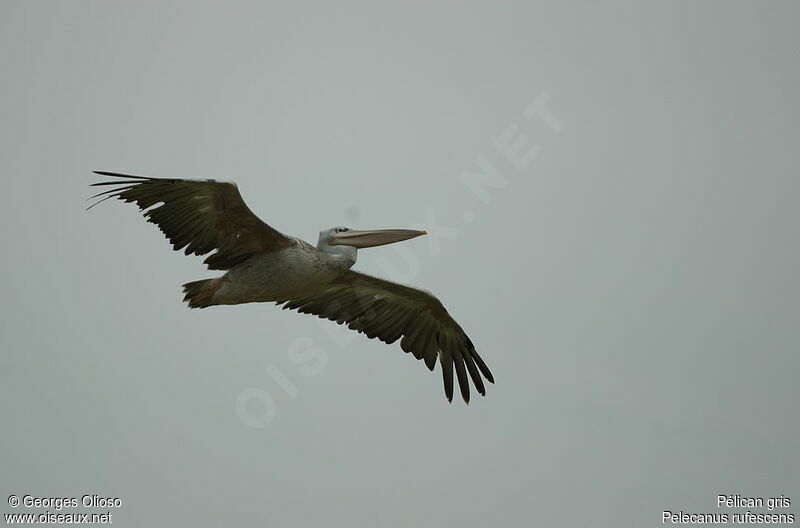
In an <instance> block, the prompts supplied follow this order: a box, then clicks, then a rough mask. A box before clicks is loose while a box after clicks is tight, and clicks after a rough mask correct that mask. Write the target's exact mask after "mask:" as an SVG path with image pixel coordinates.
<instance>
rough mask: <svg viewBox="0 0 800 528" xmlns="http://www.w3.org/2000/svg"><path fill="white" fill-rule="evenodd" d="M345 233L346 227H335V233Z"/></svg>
mask: <svg viewBox="0 0 800 528" xmlns="http://www.w3.org/2000/svg"><path fill="white" fill-rule="evenodd" d="M345 231H347V228H346V227H337V228H336V232H337V233H344V232H345Z"/></svg>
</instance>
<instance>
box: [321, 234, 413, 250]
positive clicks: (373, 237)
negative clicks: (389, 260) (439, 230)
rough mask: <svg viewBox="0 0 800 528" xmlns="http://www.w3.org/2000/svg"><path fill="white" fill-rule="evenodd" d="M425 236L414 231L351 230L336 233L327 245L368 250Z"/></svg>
mask: <svg viewBox="0 0 800 528" xmlns="http://www.w3.org/2000/svg"><path fill="white" fill-rule="evenodd" d="M427 234H428V232H427V231H417V230H415V229H375V230H371V231H356V230H354V229H351V230H350V231H345V232H344V233H336V234H335V235H334V236H333V238H331V240H330V242H328V243H329V244H330V245H332V246H353V247H356V248H368V247H375V246H382V245H384V244H391V243H393V242H401V241H403V240H408V239H409V238H414V237H418V236H420V235H427Z"/></svg>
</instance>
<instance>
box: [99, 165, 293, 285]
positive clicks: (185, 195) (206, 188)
mask: <svg viewBox="0 0 800 528" xmlns="http://www.w3.org/2000/svg"><path fill="white" fill-rule="evenodd" d="M95 174H100V175H103V176H111V177H114V178H121V179H120V180H117V181H107V182H100V183H94V184H92V186H105V185H111V186H114V188H113V189H111V190H109V191H105V192H102V193H99V194H96V195H95V196H93V197H92V198H96V197H99V196H104V195H105V198H103V200H107V199H108V198H119V199H120V200H123V201H125V202H135V203H136V205H138V206H139V209H140V210H142V211H144V210H145V209H149V208H152V209H149V210H148V211H146V212H145V213H144V216H145V218H147V221H148V222H152V223H154V224H156V225H157V226H158V228H159V229H160V230H161V232H162V233H164V235H166V237H167V238H168V239H169V241H170V242H172V247H173V248H174V249H175V250H176V251H177V250H180V249H182V248H184V247H185V248H186V254H187V255H190V254H194V255H205V254H206V253H209V252H211V251H213V250H215V249H216V250H217V251H216V252H215V253H213V254H212V255H210V256H209V257H208V258H207V259H206V260H205V263H206V264H207V265H208V268H209V269H216V270H227V269H230V268H232V267H233V266H235V265H236V264H238V263H240V262H242V261H244V260H246V259H247V258H249V257H251V256H252V255H255V254H258V253H267V252H270V251H277V250H279V249H282V248H284V247H288V246H290V245H291V244H292V239H290V238H289V237H287V236H286V235H284V234H282V233H280V232H279V231H276V230H275V229H273V228H271V227H270V226H268V225H267V224H266V223H264V222H262V221H261V220H260V219H259V218H258V217H257V216H256V215H255V214H253V212H252V211H251V210H250V209H249V208H248V207H247V205H245V203H244V200H243V199H242V195H241V194H239V189H238V188H237V187H236V184H234V183H230V182H218V181H216V180H179V179H172V178H146V177H143V176H130V175H127V174H118V173H115V172H105V171H95ZM101 201H102V200H101ZM162 202H163V203H162ZM97 203H99V202H96V203H95V204H93V205H92V206H90V207H93V206H94V205H97ZM159 203H162V205H159V206H157V207H153V206H154V205H156V204H159Z"/></svg>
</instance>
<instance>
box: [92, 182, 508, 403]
mask: <svg viewBox="0 0 800 528" xmlns="http://www.w3.org/2000/svg"><path fill="white" fill-rule="evenodd" d="M98 174H102V175H105V176H111V177H115V178H122V179H121V180H116V181H105V182H100V183H96V184H94V185H111V186H115V187H113V188H112V189H111V190H110V191H106V192H103V193H100V194H98V195H96V196H101V195H107V196H106V198H119V199H120V200H123V201H126V202H135V203H136V204H137V205H138V206H139V208H140V209H141V210H142V211H145V213H144V214H145V217H146V218H147V219H148V221H150V222H152V223H154V224H156V225H157V226H158V227H159V229H160V230H161V231H162V232H163V233H164V234H165V235H166V236H167V238H169V240H170V242H172V244H173V248H174V249H176V250H178V249H182V248H185V252H186V254H187V255H188V254H196V255H205V254H208V253H211V252H212V251H213V253H211V255H210V256H208V257H207V258H206V260H205V262H206V264H207V265H208V267H209V269H216V270H225V274H224V275H222V276H221V277H217V278H210V279H203V280H198V281H194V282H189V283H187V284H184V285H183V288H184V293H185V296H184V300H185V301H186V302H187V303H188V304H189V306H190V307H191V308H206V307H208V306H215V305H226V304H242V303H251V302H276V303H279V304H283V307H284V308H290V309H296V310H298V311H299V312H303V313H311V314H315V315H317V316H319V317H323V318H326V319H330V320H333V321H336V322H338V323H340V324H345V323H346V324H347V326H348V328H351V329H353V330H357V331H358V332H361V333H363V334H366V335H367V336H368V337H370V338H378V339H380V340H381V341H384V342H386V343H393V342H394V341H396V340H398V339H400V338H402V339H401V341H400V346H401V348H402V349H403V350H405V351H406V352H412V353H413V354H414V356H415V357H416V358H417V359H421V360H424V361H425V364H426V366H427V367H428V368H429V369H430V370H433V369H434V367H435V365H436V362H437V360H438V362H439V363H440V364H441V366H442V376H443V379H444V387H445V394H446V396H447V398H448V400H452V396H453V367H455V371H456V374H457V378H458V384H459V387H460V389H461V395H462V397H463V398H464V401H466V402H469V382H468V380H467V374H469V377H470V378H471V379H472V381H473V383H474V385H475V387H476V388H477V389H478V392H479V393H480V394H482V395H483V394H485V388H484V384H483V379H482V377H481V375H482V376H483V378H485V379H486V380H488V381H490V382H494V378H493V377H492V374H491V372H490V371H489V368H488V367H487V366H486V364H485V363H484V362H483V360H482V359H481V358H480V356H479V355H478V353H477V352H476V351H475V347H474V346H473V344H472V342H471V341H470V339H469V338H468V337H467V335H466V334H465V333H464V331H463V329H462V328H461V327H460V326H459V325H458V323H456V321H455V320H454V319H453V318H452V317H450V315H449V314H448V313H447V310H445V308H444V306H442V304H441V302H439V300H438V299H437V298H436V297H434V296H433V295H432V294H430V293H429V292H427V291H425V290H420V289H416V288H411V287H410V286H404V285H401V284H396V283H393V282H390V281H385V280H383V279H379V278H376V277H371V276H369V275H365V274H363V273H359V272H356V271H353V270H351V269H350V268H351V267H352V266H353V264H355V262H356V258H357V250H358V248H367V247H374V246H380V245H384V244H391V243H393V242H400V241H402V240H408V239H410V238H414V237H416V236H420V235H424V234H425V232H424V231H415V230H408V229H380V230H370V231H358V230H353V229H349V228H347V227H335V228H331V229H328V230H325V231H322V232H320V234H319V240H318V242H317V246H316V247H314V246H312V245H311V244H309V243H307V242H305V241H303V240H300V239H298V238H295V237H291V236H287V235H284V234H283V233H280V232H279V231H276V230H275V229H273V228H272V227H270V226H269V225H267V224H266V223H264V222H262V221H261V220H260V219H259V218H258V217H257V216H255V215H254V214H253V213H252V211H250V209H248V208H247V206H246V205H245V203H244V201H243V200H242V197H241V195H240V194H239V191H238V189H237V188H236V185H235V184H233V183H229V182H217V181H215V180H179V179H166V178H147V177H142V176H128V175H124V174H117V173H111V172H98ZM106 198H104V199H106Z"/></svg>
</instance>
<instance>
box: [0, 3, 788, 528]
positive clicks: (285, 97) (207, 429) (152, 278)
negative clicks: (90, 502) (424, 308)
mask: <svg viewBox="0 0 800 528" xmlns="http://www.w3.org/2000/svg"><path fill="white" fill-rule="evenodd" d="M798 15H800V8H798V6H797V4H795V3H791V2H783V3H781V2H770V3H760V2H702V3H699V2H660V3H657V2H647V3H638V2H612V3H604V4H603V5H600V4H599V3H583V2H550V3H541V4H534V3H530V2H500V3H498V2H491V3H489V2H449V3H444V2H441V3H436V4H432V3H428V2H424V3H401V4H396V5H395V4H390V3H388V2H381V3H379V4H376V3H374V2H360V3H354V2H313V3H304V4H300V3H288V2H287V3H282V4H273V3H267V2H241V3H232V4H227V3H226V4H225V7H223V6H222V4H219V3H211V2H127V3H123V2H86V1H72V2H23V1H6V2H3V4H2V7H0V72H2V75H1V76H0V95H2V99H1V101H2V102H1V103H0V123H2V125H0V152H1V155H0V173H1V174H2V177H3V182H4V197H5V200H4V206H3V207H2V208H0V237H2V238H1V239H0V242H2V247H3V255H4V258H3V259H2V260H1V261H0V267H2V272H3V277H4V279H3V280H2V286H0V292H2V296H1V297H0V299H2V300H0V311H1V314H2V325H3V328H2V333H0V347H1V348H2V355H0V401H2V404H1V405H0V423H1V424H2V426H1V427H2V430H3V433H2V435H0V438H2V447H1V448H0V491H2V493H3V494H4V495H3V497H6V496H8V495H10V494H17V495H19V496H23V495H25V494H31V495H34V496H42V497H46V496H65V497H70V496H76V497H80V496H82V495H83V494H85V493H98V494H100V495H102V496H111V497H120V498H121V499H122V501H123V505H122V507H120V508H118V509H116V510H115V511H113V515H114V524H115V525H118V526H160V525H173V526H176V525H186V526H189V525H191V526H218V525H220V524H222V523H226V524H230V525H242V526H250V525H255V524H261V525H266V526H322V525H325V526H385V527H395V526H398V527H399V526H411V525H413V526H431V527H441V526H462V527H472V526H486V525H494V524H497V523H500V524H502V525H504V526H505V525H509V526H533V525H536V526H540V525H541V526H587V525H592V526H602V527H606V526H607V527H618V526H637V527H639V526H651V525H658V524H660V523H661V512H662V510H676V511H677V510H684V511H687V512H718V511H720V510H718V509H717V508H716V496H717V494H720V493H739V494H743V495H747V496H761V497H765V498H766V497H771V496H777V495H780V494H784V495H788V496H790V497H792V498H793V499H794V500H793V503H794V504H793V507H792V508H790V509H789V510H787V511H792V512H798V511H800V509H798V507H797V506H796V505H797V504H800V486H798V477H797V475H798V470H799V469H800V467H799V466H798V457H797V437H798V432H800V421H799V420H798V412H797V408H796V404H797V401H798V398H799V397H800V390H799V389H798V383H797V375H798V369H799V368H800V359H799V358H798V345H800V339H799V338H798V323H800V306H799V305H798V299H800V282H799V281H798V279H797V270H798V269H800V252H799V251H798V235H799V234H800V233H798V231H799V229H798V226H800V222H799V221H800V213H798V208H797V201H798V191H800V183H799V182H798V173H797V166H798V161H800V160H798V157H799V156H800V154H799V152H800V150H799V149H798V144H799V143H800V142H799V140H800V128H798V122H800V121H799V118H800V106H798V103H797V94H798V93H800V73H799V72H798V63H800V37H798V33H797V20H798ZM539 98H544V99H539ZM537 99H539V100H540V101H541V100H546V101H547V102H546V108H547V109H548V111H549V112H551V113H552V116H553V117H555V118H556V119H557V122H558V124H559V125H560V128H557V130H558V132H557V133H556V132H555V131H554V129H553V127H552V125H553V123H552V122H550V123H549V124H548V122H546V120H543V119H541V118H540V116H538V115H537V116H533V117H532V118H530V119H527V118H526V117H525V115H524V111H525V109H526V108H528V106H529V105H530V104H532V103H533V102H534V101H537ZM504 134H507V136H504ZM519 134H522V135H524V136H525V137H526V138H527V141H528V143H527V144H526V145H525V147H523V148H521V151H522V152H530V153H531V154H530V155H529V157H528V158H526V159H522V160H519V159H518V160H517V162H518V166H517V165H515V164H514V162H513V160H511V159H509V157H508V156H507V155H504V154H503V153H502V152H501V149H498V147H497V145H496V143H499V144H503V143H508V142H511V143H513V142H514V141H515V140H517V139H519ZM503 137H506V139H505V140H504V139H502V138H503ZM498 138H501V139H500V140H498ZM509 138H510V139H509ZM533 145H536V147H533ZM529 148H536V149H537V150H535V151H534V150H528V149H529ZM533 154H536V155H535V157H534V156H533ZM486 163H489V164H490V165H491V166H492V167H494V169H495V170H496V171H497V172H498V173H499V177H498V176H497V175H495V179H494V180H493V183H494V184H495V186H492V185H484V186H483V187H481V188H480V189H481V191H480V192H477V193H476V192H474V190H471V189H470V187H469V186H468V185H465V183H464V179H465V177H464V176H463V174H464V173H480V172H481V171H482V170H483V169H485V168H486ZM482 167H483V169H482ZM92 169H104V170H118V171H122V172H125V171H128V172H132V173H138V174H146V175H153V176H173V177H195V178H219V179H226V180H235V181H236V182H237V183H238V184H239V188H240V190H241V191H242V194H243V195H244V197H245V200H246V201H247V203H248V204H249V205H250V207H251V208H252V209H253V210H254V211H255V212H256V213H257V214H258V215H259V216H261V217H262V218H263V219H264V220H266V221H267V222H269V223H270V224H271V225H272V226H274V227H276V228H277V229H280V230H282V231H284V232H286V233H289V234H292V235H295V236H299V237H302V238H304V239H305V240H308V241H311V242H316V238H317V233H318V231H320V230H321V229H324V228H328V227H331V226H334V225H338V224H345V225H351V226H353V227H360V228H381V227H399V228H413V227H421V226H425V227H427V228H428V229H429V230H430V231H431V236H430V237H429V238H428V240H425V239H422V238H420V239H415V240H413V241H409V242H405V243H403V244H401V245H398V247H397V248H393V247H391V246H389V247H385V248H375V249H370V250H362V251H361V252H360V254H359V261H358V263H357V264H356V268H357V269H359V270H362V271H365V272H368V273H372V274H376V275H380V276H383V277H387V278H393V279H396V280H401V281H404V282H411V283H413V284H414V285H417V286H419V287H424V288H426V289H429V290H431V291H433V292H434V293H435V294H436V295H437V296H439V297H440V298H441V299H442V300H443V302H444V303H445V305H446V306H447V307H448V309H449V310H450V312H451V314H453V316H454V317H455V318H456V319H457V320H458V321H459V322H460V323H461V324H462V325H463V326H464V328H465V329H466V331H467V332H468V333H469V335H470V336H471V338H472V340H473V341H474V342H475V344H476V346H477V347H478V350H479V351H480V353H481V355H482V356H483V357H484V358H485V360H486V361H487V363H488V364H489V366H490V367H491V368H492V371H493V372H494V374H495V377H496V378H497V384H496V385H492V386H489V387H488V395H487V397H486V398H479V397H477V398H473V401H472V402H471V403H470V405H469V406H468V407H467V406H465V405H463V403H462V402H461V401H460V400H458V401H454V403H453V404H451V405H450V404H448V403H447V401H446V400H445V398H444V396H443V394H442V387H441V385H442V384H441V377H440V373H439V369H438V367H437V370H436V372H435V373H433V374H432V373H429V372H428V371H427V369H425V367H424V366H423V365H422V363H420V362H417V361H415V360H414V359H413V358H412V357H410V356H408V355H406V354H404V353H403V352H402V351H401V350H400V348H399V346H398V345H397V344H395V345H392V346H386V345H383V344H382V343H378V342H374V341H370V340H367V339H366V338H364V337H363V336H359V335H355V334H354V335H352V336H351V335H350V334H347V333H345V332H343V331H342V330H341V329H340V328H339V327H337V326H336V325H334V324H333V323H328V322H322V321H319V320H317V319H315V318H312V317H309V316H301V315H297V314H295V313H291V312H288V311H281V310H278V309H276V308H275V307H274V306H271V305H266V304H264V305H259V304H251V305H242V306H235V307H221V308H214V309H207V310H188V309H187V308H186V307H185V305H184V304H182V303H181V302H180V299H181V291H180V284H181V283H183V282H188V281H190V280H196V279H201V278H206V277H212V276H215V275H217V273H216V272H209V271H207V270H205V269H204V267H203V266H202V264H201V259H198V258H188V257H184V256H183V255H181V254H178V253H174V252H172V251H171V249H170V246H169V244H168V243H167V242H166V241H165V240H164V239H163V238H162V236H161V234H160V233H159V232H158V231H157V229H155V228H154V227H153V226H152V225H150V224H147V223H145V222H144V221H143V220H142V218H141V217H140V215H138V214H137V211H136V209H135V208H134V207H132V206H130V205H125V204H121V203H118V202H113V203H112V202H108V203H105V204H103V205H101V206H99V207H97V208H95V209H93V210H91V211H89V212H86V211H84V207H85V205H86V203H85V202H84V200H85V198H86V197H87V196H89V194H90V192H89V188H88V187H87V185H88V184H89V183H91V182H92V181H94V179H93V178H92V176H91V175H90V173H89V172H90V171H91V170H92ZM469 178H470V177H469V176H467V177H466V180H467V181H469ZM503 182H504V183H503ZM302 354H312V356H303V355H302ZM305 357H312V358H313V360H308V361H305V360H303V358H305ZM320 358H322V359H320ZM298 360H299V361H298ZM237 402H239V403H240V404H241V405H239V406H237ZM265 402H267V403H270V402H271V403H270V405H273V407H271V408H268V407H265V406H264V404H265ZM270 411H274V412H270ZM248 417H249V418H250V419H248ZM253 425H263V427H253ZM2 504H3V505H2V507H0V510H2V512H3V513H7V512H11V511H14V512H24V511H28V512H30V511H33V512H36V513H40V512H42V511H45V510H44V509H40V510H37V509H27V510H26V509H25V508H16V509H12V508H10V507H8V505H7V504H6V499H5V498H3V500H2ZM80 511H94V510H80ZM98 511H100V510H98ZM731 511H738V510H731Z"/></svg>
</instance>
